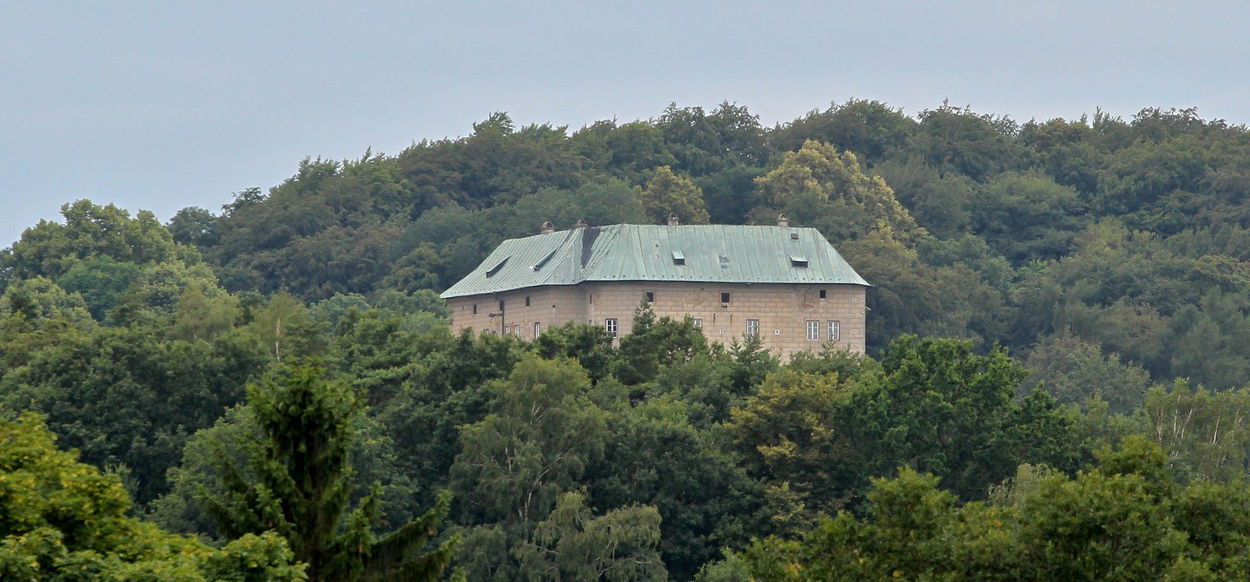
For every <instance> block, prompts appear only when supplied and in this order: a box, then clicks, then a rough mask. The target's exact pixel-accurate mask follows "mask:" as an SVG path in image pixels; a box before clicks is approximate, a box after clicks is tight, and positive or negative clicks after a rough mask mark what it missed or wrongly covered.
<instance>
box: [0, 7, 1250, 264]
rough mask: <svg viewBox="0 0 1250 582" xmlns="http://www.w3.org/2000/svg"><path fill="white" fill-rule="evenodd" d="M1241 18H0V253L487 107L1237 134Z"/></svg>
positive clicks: (310, 10)
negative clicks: (1190, 111)
mask: <svg viewBox="0 0 1250 582" xmlns="http://www.w3.org/2000/svg"><path fill="white" fill-rule="evenodd" d="M1154 5H1158V6H1159V7H1157V8H1155V7H1152V6H1154ZM1248 17H1250V5H1248V4H1247V3H1244V2H1231V1H1230V2H1167V3H1164V2H1100V1H1097V0H1084V1H1079V2H1078V1H1072V2H1066V1H1065V2H1045V3H1043V2H1011V1H1003V0H998V1H985V2H978V1H958V0H951V1H947V2H879V3H870V2H863V1H859V2H828V1H826V2H732V1H721V2H701V1H689V2H681V1H678V0H671V1H670V2H630V1H616V2H572V1H570V2H544V1H540V0H531V1H529V2H493V3H486V2H440V3H423V2H398V1H395V2H350V3H348V2H311V1H304V2H256V1H249V2H232V1H225V2H211V3H209V2H194V3H193V2H163V1H160V2H158V1H151V2H124V1H111V2H49V1H38V2H21V1H18V2H15V1H13V0H3V1H2V2H0V247H4V246H8V245H9V244H11V242H12V241H14V240H16V239H17V238H18V236H19V235H20V234H21V231H22V229H24V228H26V227H27V226H31V225H33V224H35V222H37V221H38V220H39V219H40V218H57V217H58V208H59V206H60V205H61V204H62V203H64V202H68V201H71V200H75V199H78V198H89V199H91V200H94V201H96V202H99V203H105V202H112V203H116V204H118V205H120V206H123V207H125V208H127V209H129V210H131V211H132V212H133V211H136V210H138V209H149V210H153V211H154V212H156V214H157V216H159V217H160V218H161V219H162V220H167V219H168V218H169V217H170V216H172V214H173V213H174V212H176V211H177V210H178V209H179V208H183V207H185V206H201V207H204V208H208V209H210V210H213V211H218V210H219V209H220V206H221V205H222V204H224V203H226V202H229V201H230V199H231V193H232V192H235V191H238V190H241V189H243V188H246V187H249V186H260V187H263V188H268V187H270V186H273V185H275V184H277V183H279V182H281V181H282V180H283V179H285V178H286V177H288V176H290V175H291V174H292V173H293V172H294V170H295V165H296V163H297V162H298V161H299V159H300V158H303V157H305V156H314V157H316V156H322V157H328V158H334V159H342V158H348V157H351V158H355V157H359V156H360V155H361V154H362V153H363V152H364V151H365V148H366V147H370V146H371V147H373V149H374V150H375V151H379V150H380V151H382V152H386V153H394V152H397V151H399V150H400V149H402V148H404V147H406V146H407V145H409V144H411V143H412V142H413V141H419V140H421V139H423V138H440V137H447V136H450V137H455V136H461V135H464V134H466V133H468V132H470V131H471V125H472V123H473V122H475V121H479V120H481V119H483V118H485V117H486V116H487V115H488V114H489V113H490V112H492V111H507V112H509V113H510V114H511V115H512V118H513V119H514V121H516V122H517V123H519V124H525V123H532V122H554V123H558V124H568V125H571V126H572V127H573V128H576V127H580V126H582V125H584V124H586V123H588V122H591V121H594V120H597V119H605V118H616V119H619V120H623V121H628V120H633V119H646V118H651V117H653V116H655V115H657V114H658V113H659V112H660V111H661V110H662V109H663V108H664V107H665V106H666V105H667V104H668V103H670V102H676V103H678V104H679V105H683V106H685V105H702V106H714V105H716V104H717V103H719V102H721V101H724V100H729V101H733V102H737V103H739V104H742V105H746V106H748V107H749V108H750V109H751V111H753V112H755V113H756V114H758V115H759V116H760V117H761V120H762V121H763V122H764V123H765V124H768V125H771V124H773V123H776V122H778V121H786V120H790V119H793V118H794V117H796V116H798V115H800V114H802V113H803V112H805V111H808V110H811V109H816V108H821V109H823V108H825V107H827V106H828V105H829V104H830V102H833V101H837V102H842V101H845V100H846V99H848V98H852V97H858V98H869V99H878V100H882V101H885V102H887V103H889V104H891V105H894V106H898V107H902V108H904V110H905V111H906V112H908V113H913V114H914V113H916V112H918V111H921V110H923V109H926V108H930V107H935V106H937V105H939V104H940V103H941V102H942V100H943V99H949V100H950V101H951V103H953V104H956V105H971V106H972V107H973V109H975V110H977V111H979V112H987V113H998V114H1007V115H1011V116H1012V117H1013V118H1016V119H1017V120H1019V121H1027V120H1028V119H1030V118H1038V119H1048V118H1052V117H1065V118H1075V117H1078V116H1080V115H1081V114H1082V113H1090V112H1093V111H1094V109H1095V108H1096V107H1101V108H1102V109H1103V110H1104V111H1108V112H1110V113H1113V114H1117V115H1123V116H1125V117H1128V116H1131V115H1132V114H1133V113H1135V112H1136V111H1138V110H1139V109H1141V108H1143V107H1147V106H1160V107H1192V106H1196V107H1198V108H1199V113H1200V114H1201V115H1202V116H1204V117H1208V118H1212V117H1218V118H1224V119H1227V120H1229V121H1230V122H1234V123H1247V122H1250V99H1247V98H1246V95H1247V88H1248V87H1247V85H1248V84H1250V77H1247V70H1246V69H1247V63H1250V38H1248V37H1247V33H1246V28H1247V25H1248V24H1250V18H1248Z"/></svg>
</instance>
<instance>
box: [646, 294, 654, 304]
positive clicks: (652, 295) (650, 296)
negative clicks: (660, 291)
mask: <svg viewBox="0 0 1250 582" xmlns="http://www.w3.org/2000/svg"><path fill="white" fill-rule="evenodd" d="M647 303H655V291H647Z"/></svg>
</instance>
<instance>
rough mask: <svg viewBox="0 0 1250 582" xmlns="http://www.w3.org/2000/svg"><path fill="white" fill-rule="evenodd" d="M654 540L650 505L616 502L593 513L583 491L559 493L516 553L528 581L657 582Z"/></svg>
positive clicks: (661, 576) (662, 575)
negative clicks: (598, 513) (619, 505)
mask: <svg viewBox="0 0 1250 582" xmlns="http://www.w3.org/2000/svg"><path fill="white" fill-rule="evenodd" d="M659 541H660V514H659V512H657V511H656V510H655V508H654V507H639V506H630V507H622V508H619V509H613V510H611V511H609V512H607V513H605V514H604V515H601V516H598V517H596V516H594V515H593V514H592V513H591V511H590V509H589V508H588V507H586V497H585V495H583V494H581V493H564V494H562V495H560V498H559V499H557V500H556V505H555V508H553V509H552V510H551V514H550V515H549V516H547V519H545V520H543V521H541V522H539V523H538V524H537V525H536V526H535V527H534V532H533V534H531V536H530V541H529V542H528V543H525V544H522V545H521V546H520V547H518V548H517V549H516V555H517V559H518V560H519V561H520V562H521V564H522V569H523V571H524V572H525V577H526V579H528V580H534V581H548V580H550V581H553V582H554V581H558V580H603V581H604V582H648V581H651V582H663V581H665V580H668V575H667V574H668V573H667V572H666V571H665V569H664V563H663V562H661V561H660V556H659V553H657V552H656V549H655V548H656V545H657V544H658V543H659Z"/></svg>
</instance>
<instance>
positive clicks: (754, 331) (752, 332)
mask: <svg viewBox="0 0 1250 582" xmlns="http://www.w3.org/2000/svg"><path fill="white" fill-rule="evenodd" d="M759 334H760V320H758V319H748V320H747V337H755V336H758V335H759Z"/></svg>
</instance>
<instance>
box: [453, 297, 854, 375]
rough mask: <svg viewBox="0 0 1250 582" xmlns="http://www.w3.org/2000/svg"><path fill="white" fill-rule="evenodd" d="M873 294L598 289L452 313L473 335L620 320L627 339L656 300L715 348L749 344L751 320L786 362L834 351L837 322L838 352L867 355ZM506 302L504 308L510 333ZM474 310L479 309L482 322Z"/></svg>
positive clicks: (466, 302) (465, 305) (530, 333)
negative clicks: (639, 312)
mask: <svg viewBox="0 0 1250 582" xmlns="http://www.w3.org/2000/svg"><path fill="white" fill-rule="evenodd" d="M821 291H824V294H825V297H824V298H821V297H820V294H821ZM865 291H866V289H865V288H864V287H861V286H858V285H806V284H745V283H732V284H706V283H695V282H676V281H674V282H639V281H628V282H619V283H605V282H597V283H583V284H581V285H577V286H570V287H539V288H533V289H521V290H517V291H510V292H507V293H502V294H499V295H497V296H496V295H490V296H487V295H479V296H474V297H458V298H454V299H451V300H449V301H448V305H449V306H450V307H451V309H452V321H453V323H452V328H453V330H455V331H459V330H461V329H463V328H466V327H470V328H473V329H476V330H479V331H493V332H496V333H499V332H500V331H503V332H504V333H517V334H518V335H519V336H520V337H522V338H526V339H533V337H534V323H538V324H540V326H541V330H547V329H550V328H551V327H552V326H555V325H560V324H562V323H565V322H568V321H577V322H580V323H588V324H592V325H599V326H606V325H607V324H608V320H609V319H613V320H615V325H616V327H617V333H618V336H619V335H624V334H627V333H629V332H630V331H631V329H632V327H633V318H634V311H635V310H636V309H637V308H638V306H639V304H640V303H641V302H642V301H643V298H644V297H646V295H647V293H651V294H652V298H653V301H652V303H651V308H652V310H653V311H654V312H655V314H656V315H657V316H661V317H662V316H669V317H672V318H674V319H681V318H683V317H685V316H687V315H689V316H690V317H692V318H695V320H696V323H697V324H700V325H701V327H702V328H703V333H704V335H706V336H707V338H708V340H709V341H711V342H718V343H722V344H726V345H728V344H729V343H730V342H731V341H733V340H735V339H737V340H739V341H741V339H742V338H743V336H744V335H745V334H746V333H747V329H748V320H755V321H757V322H758V327H757V333H758V334H759V335H760V336H761V338H762V339H763V340H764V345H765V346H767V347H768V348H769V349H770V350H772V351H773V352H774V353H776V354H777V355H779V356H781V357H782V358H783V360H784V359H789V356H790V354H792V353H794V352H798V351H810V350H818V349H820V348H821V347H823V346H824V345H825V344H827V343H830V337H829V334H830V326H829V322H837V327H838V337H837V338H836V340H834V341H833V342H832V345H833V346H834V347H836V348H840V349H846V350H849V351H852V352H857V353H863V352H864V331H865V330H864V316H865V308H866V306H865ZM722 293H728V294H729V301H728V302H727V303H722V302H721V298H722V296H721V294H722ZM527 298H528V302H529V305H526V304H525V303H526V299H527ZM500 300H502V301H504V310H503V314H504V315H503V316H502V320H503V325H502V327H501V324H500V319H501V318H500V316H499V315H498V313H500V311H499V305H498V302H499V301H500ZM473 305H477V313H476V314H474V313H472V306H473ZM492 313H493V314H496V315H495V316H493V317H492V316H491V315H490V314H492ZM808 322H815V331H816V337H815V338H810V337H809V334H808V329H809V328H808V325H809V323H808Z"/></svg>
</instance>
